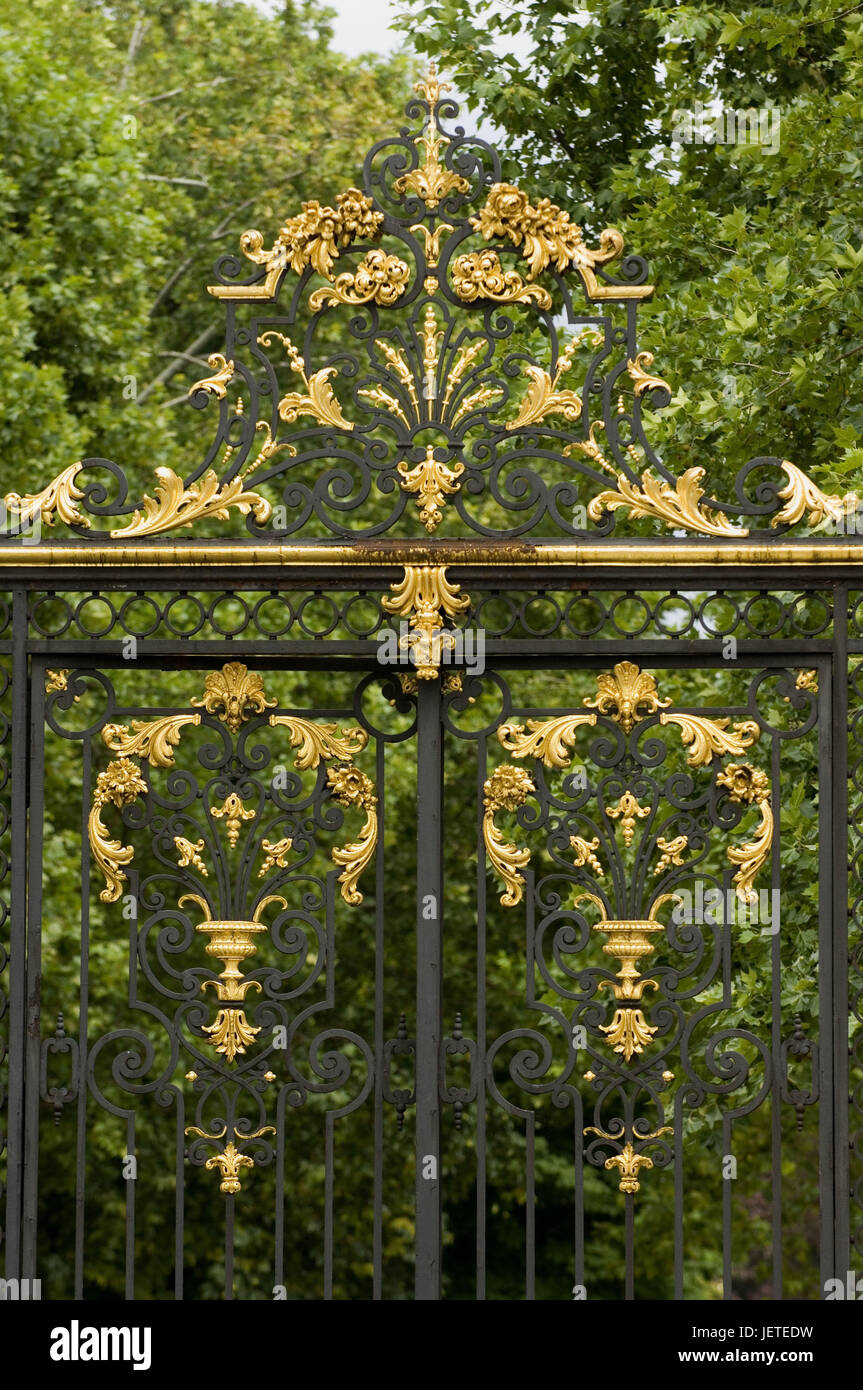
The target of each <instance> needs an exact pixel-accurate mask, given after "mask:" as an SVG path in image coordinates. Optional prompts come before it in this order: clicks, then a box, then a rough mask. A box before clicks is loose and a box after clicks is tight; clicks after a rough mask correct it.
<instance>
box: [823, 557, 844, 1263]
mask: <svg viewBox="0 0 863 1390" xmlns="http://www.w3.org/2000/svg"><path fill="white" fill-rule="evenodd" d="M833 638H834V644H835V645H834V651H833V670H832V674H831V677H830V723H831V726H832V729H833V808H832V820H833V837H832V839H833V845H832V849H833V871H832V881H833V933H832V934H833V1000H834V1006H833V1021H834V1029H835V1034H834V1037H835V1042H834V1048H833V1051H834V1063H833V1066H834V1071H833V1087H834V1091H833V1095H834V1101H833V1130H834V1144H833V1163H834V1178H833V1182H834V1202H833V1240H834V1250H833V1260H834V1268H833V1273H834V1275H835V1276H836V1277H838V1278H842V1277H844V1275H845V1273H846V1271H847V1270H849V1269H850V1268H851V1229H850V1227H851V1210H850V1208H851V1191H850V1173H849V1168H850V1157H851V1155H850V1148H849V1133H848V1131H849V1118H850V1117H849V1110H850V1105H851V1096H850V1092H849V1081H848V1066H849V1038H848V1015H849V1003H848V964H849V962H848V933H849V921H848V916H849V913H848V860H849V854H848V837H849V815H848V736H849V730H848V590H847V587H846V586H844V585H840V586H838V587H837V589H836V593H835V598H834V604H833ZM822 699H825V697H824V696H822ZM825 713H826V711H825V710H822V715H821V717H822V718H824V715H825Z"/></svg>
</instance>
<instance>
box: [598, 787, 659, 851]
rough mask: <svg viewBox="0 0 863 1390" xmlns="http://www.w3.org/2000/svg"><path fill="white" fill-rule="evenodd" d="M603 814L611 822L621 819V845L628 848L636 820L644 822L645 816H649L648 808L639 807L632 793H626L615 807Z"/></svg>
mask: <svg viewBox="0 0 863 1390" xmlns="http://www.w3.org/2000/svg"><path fill="white" fill-rule="evenodd" d="M605 814H606V815H607V816H610V817H611V819H612V820H617V818H618V816H620V817H621V821H620V828H621V830H622V831H623V843H624V844H625V845H626V847H627V848H629V846H630V845H631V844H632V841H633V839H634V837H635V822H636V819H638V820H644V818H645V816H649V815H650V807H649V806H641V805H640V804H639V801H638V797H637V796H634V795H633V793H632V792H630V791H626V792H624V793H623V795H622V796H621V798H620V800H619V801H618V803H617V805H616V806H608V807H606V812H605Z"/></svg>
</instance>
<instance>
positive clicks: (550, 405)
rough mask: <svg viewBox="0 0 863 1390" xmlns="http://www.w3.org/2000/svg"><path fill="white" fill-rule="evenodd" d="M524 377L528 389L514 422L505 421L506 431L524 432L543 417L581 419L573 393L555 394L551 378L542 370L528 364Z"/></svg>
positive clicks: (579, 404) (575, 396) (542, 368)
mask: <svg viewBox="0 0 863 1390" xmlns="http://www.w3.org/2000/svg"><path fill="white" fill-rule="evenodd" d="M524 374H525V376H528V377H530V383H531V384H530V386H529V387H528V388H527V391H526V392H525V395H524V398H523V399H522V402H521V404H520V406H519V409H518V414H517V415H516V417H515V419H514V420H508V421H507V424H506V427H507V429H508V430H520V429H524V427H525V426H526V425H535V424H538V423H539V422H540V421H541V420H544V419H545V417H546V415H563V416H565V418H566V419H567V420H577V419H578V418H579V416H580V415H581V410H582V401H581V396H580V395H579V394H578V392H577V391H557V390H555V385H554V382H552V379H551V376H550V375H549V373H548V372H547V371H546V370H545V368H544V367H540V366H538V365H537V363H535V362H528V363H526V365H525V367H524Z"/></svg>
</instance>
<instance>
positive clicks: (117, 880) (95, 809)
mask: <svg viewBox="0 0 863 1390" xmlns="http://www.w3.org/2000/svg"><path fill="white" fill-rule="evenodd" d="M146 791H147V783H146V782H145V781H144V779H143V777H142V776H141V771H140V768H138V767H136V766H135V764H134V763H133V762H132V760H131V759H130V758H116V759H115V760H114V761H113V762H110V763H109V764H108V766H107V767H106V768H105V770H104V772H100V773H99V776H98V777H97V778H96V790H95V792H94V794H93V802H92V805H91V807H90V814H89V816H88V818H87V830H88V838H89V841H90V849H91V851H92V854H93V858H94V860H95V861H96V863H97V865H98V866H99V868H100V869H101V870H102V873H103V874H104V877H105V887H104V888H103V889H102V891H101V893H100V894H99V897H100V899H101V900H102V902H103V903H115V902H116V901H117V899H118V898H119V897H120V893H121V891H122V886H123V884H124V883H125V881H126V875H125V874H124V872H123V868H122V866H123V865H126V864H131V862H132V860H133V858H134V856H135V851H134V849H133V848H132V846H131V845H124V844H123V843H122V842H121V841H120V840H112V839H111V837H110V834H109V832H108V828H107V826H106V825H105V824H104V823H103V821H102V809H103V807H104V806H105V805H106V804H107V803H109V802H110V803H111V804H112V805H113V806H116V807H117V808H118V809H119V808H120V807H121V806H131V805H132V803H133V802H134V801H136V800H137V798H138V797H139V796H143V795H145V794H146Z"/></svg>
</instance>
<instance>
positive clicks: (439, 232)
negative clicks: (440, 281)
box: [410, 222, 455, 293]
mask: <svg viewBox="0 0 863 1390" xmlns="http://www.w3.org/2000/svg"><path fill="white" fill-rule="evenodd" d="M410 230H411V231H412V232H415V233H421V234H422V238H423V241H424V242H425V253H426V261H427V262H428V267H429V270H434V268H435V266H436V265H437V263H438V261H439V260H440V239H441V237H442V236H443V234H444V232H454V231H455V227H454V226H453V225H452V223H451V222H438V224H437V226H436V227H434V228H432V227H427V226H426V225H425V223H424V222H417V223H415V224H414V226H413V227H411V229H410ZM431 280H432V285H433V286H434V287H435V289H436V288H437V282H436V281H435V279H434V276H432V277H431ZM426 293H428V290H426ZM432 293H434V290H432Z"/></svg>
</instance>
